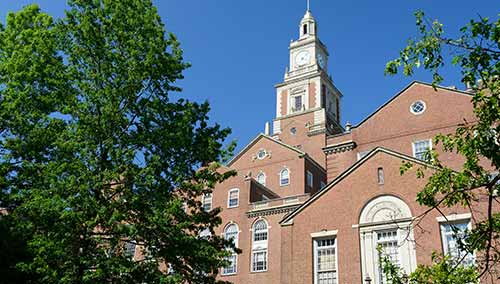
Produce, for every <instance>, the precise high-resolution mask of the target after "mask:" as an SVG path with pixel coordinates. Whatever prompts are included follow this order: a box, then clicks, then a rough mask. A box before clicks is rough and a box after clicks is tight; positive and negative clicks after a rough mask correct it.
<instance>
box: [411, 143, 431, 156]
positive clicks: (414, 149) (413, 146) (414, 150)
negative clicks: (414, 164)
mask: <svg viewBox="0 0 500 284" xmlns="http://www.w3.org/2000/svg"><path fill="white" fill-rule="evenodd" d="M425 141H428V142H429V148H428V149H427V150H426V151H429V150H432V139H421V140H415V141H413V142H412V143H411V148H412V152H413V157H414V158H415V159H418V160H421V159H419V158H417V153H416V147H415V144H416V143H419V142H425ZM421 161H425V160H421Z"/></svg>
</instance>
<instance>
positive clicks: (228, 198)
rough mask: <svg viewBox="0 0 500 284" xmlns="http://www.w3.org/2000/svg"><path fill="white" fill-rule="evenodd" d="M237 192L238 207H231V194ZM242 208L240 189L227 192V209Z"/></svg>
mask: <svg viewBox="0 0 500 284" xmlns="http://www.w3.org/2000/svg"><path fill="white" fill-rule="evenodd" d="M235 191H236V192H237V193H238V196H237V198H236V205H233V206H231V205H230V201H231V193H232V192H235ZM238 206H240V189H239V188H232V189H230V190H229V191H228V192H227V208H236V207H238Z"/></svg>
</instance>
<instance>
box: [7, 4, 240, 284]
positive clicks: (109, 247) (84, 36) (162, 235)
mask: <svg viewBox="0 0 500 284" xmlns="http://www.w3.org/2000/svg"><path fill="white" fill-rule="evenodd" d="M68 4H69V10H68V11H67V12H66V15H65V17H63V18H62V19H60V20H58V21H54V20H53V19H52V17H50V16H49V15H47V14H45V13H43V12H42V11H41V10H40V9H39V7H37V6H36V5H30V6H27V7H25V8H24V9H23V10H22V11H19V12H17V13H9V15H8V16H7V20H6V25H5V26H4V27H0V172H1V175H0V188H1V193H0V194H1V195H0V207H3V208H6V210H7V213H8V215H9V220H11V221H12V222H10V221H9V226H8V227H9V232H11V233H12V234H14V235H21V236H26V237H27V240H26V246H27V247H26V249H27V253H28V254H29V257H27V258H23V259H21V260H19V261H18V262H17V263H16V264H15V267H17V269H19V270H20V271H22V272H24V273H26V275H30V273H36V275H37V276H39V277H40V278H39V279H36V278H33V280H32V281H33V282H40V283H145V282H147V283H178V282H181V281H182V282H188V283H215V276H216V274H217V271H218V268H219V267H221V266H223V265H224V264H225V263H226V262H225V261H224V257H225V256H226V252H225V250H224V248H226V247H227V246H230V244H229V243H228V242H227V241H225V240H224V239H223V238H221V237H220V236H216V235H215V234H213V228H214V227H215V226H218V225H219V224H220V223H221V220H220V218H219V217H218V213H219V210H217V209H215V210H212V211H211V212H204V211H203V210H202V208H201V203H200V202H199V201H198V200H199V197H200V196H201V195H203V194H205V193H209V192H210V191H211V189H212V188H213V187H214V185H215V184H216V183H219V182H221V181H223V180H225V179H226V178H228V177H229V176H230V175H232V173H230V172H229V173H223V174H221V173H219V172H218V171H217V168H218V164H217V163H210V162H212V161H221V160H222V159H223V158H224V157H225V156H227V154H228V153H229V152H230V151H231V149H230V148H231V147H229V148H224V147H223V145H222V143H223V141H224V139H225V138H226V137H227V135H228V134H229V133H230V131H229V129H225V128H222V127H221V126H219V125H218V124H211V123H210V122H209V118H208V112H209V109H210V108H209V105H208V103H202V104H198V103H195V102H191V101H188V100H185V99H179V98H177V99H176V98H175V97H173V95H174V94H175V92H178V91H180V88H178V87H176V86H175V85H174V84H175V82H176V81H178V80H179V79H182V78H183V75H182V71H183V70H184V69H186V68H187V67H188V66H189V64H187V63H185V62H184V61H183V57H182V50H181V48H180V45H179V42H178V41H177V39H176V37H175V36H174V35H173V34H171V33H166V31H165V27H164V25H163V23H162V21H161V19H160V16H159V15H158V13H157V11H156V9H155V7H154V6H153V5H152V3H151V1H150V0H127V1H116V0H73V1H69V3H68ZM5 220H6V218H2V222H4V221H5ZM204 230H209V231H211V232H212V236H210V237H204V238H201V237H200V236H199V234H200V232H202V231H204ZM127 243H133V244H137V245H138V246H139V247H140V248H141V249H138V251H140V252H141V254H143V255H144V256H145V258H144V259H139V261H133V260H132V259H131V258H130V257H129V256H127V255H126V254H125V253H124V247H125V245H126V244H127ZM166 264H168V265H169V269H167V268H166V266H165V265H166ZM167 272H168V273H167Z"/></svg>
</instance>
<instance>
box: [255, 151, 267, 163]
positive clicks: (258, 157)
mask: <svg viewBox="0 0 500 284" xmlns="http://www.w3.org/2000/svg"><path fill="white" fill-rule="evenodd" d="M260 153H264V156H262V157H260V156H259V154H260ZM268 155H269V153H267V151H266V149H264V148H260V149H259V150H257V154H255V157H257V160H264V159H265V158H266V157H267V156H268Z"/></svg>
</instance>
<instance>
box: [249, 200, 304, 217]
mask: <svg viewBox="0 0 500 284" xmlns="http://www.w3.org/2000/svg"><path fill="white" fill-rule="evenodd" d="M300 205H302V203H298V204H297V203H296V204H293V205H287V206H280V207H271V208H264V209H257V210H252V211H248V212H247V213H246V214H247V217H248V218H255V217H263V216H270V215H280V214H286V213H288V212H291V211H293V210H295V209H297V208H298V207H299V206H300Z"/></svg>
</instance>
